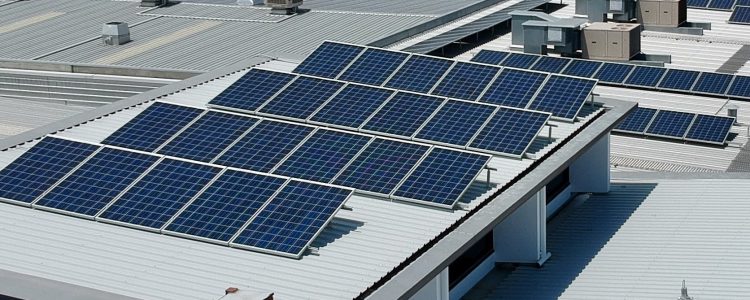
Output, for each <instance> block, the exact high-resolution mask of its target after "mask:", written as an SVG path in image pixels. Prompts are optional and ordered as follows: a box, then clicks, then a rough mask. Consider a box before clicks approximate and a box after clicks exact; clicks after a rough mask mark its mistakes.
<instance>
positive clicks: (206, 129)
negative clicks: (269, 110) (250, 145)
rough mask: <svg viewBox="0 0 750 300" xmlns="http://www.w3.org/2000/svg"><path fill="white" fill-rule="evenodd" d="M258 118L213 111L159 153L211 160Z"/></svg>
mask: <svg viewBox="0 0 750 300" xmlns="http://www.w3.org/2000/svg"><path fill="white" fill-rule="evenodd" d="M256 122H258V119H256V118H250V117H242V116H237V115H231V114H224V113H219V112H214V111H210V112H208V113H207V114H205V115H203V116H202V117H201V118H200V119H198V120H197V121H195V123H193V124H192V125H190V127H188V128H187V129H185V131H183V132H182V133H180V135H178V136H177V137H176V138H175V139H173V140H172V141H171V142H169V143H168V144H167V145H165V146H164V147H163V148H162V149H161V150H159V153H161V154H165V155H171V156H177V157H182V158H187V159H193V160H199V161H205V162H209V161H211V160H213V159H214V158H215V157H216V156H217V155H219V153H221V151H223V150H224V149H225V148H226V147H228V146H229V145H230V144H231V143H232V142H233V141H235V140H236V139H237V138H239V137H240V135H242V134H243V133H244V132H245V131H247V130H248V129H249V128H250V126H253V125H254V124H255V123H256Z"/></svg>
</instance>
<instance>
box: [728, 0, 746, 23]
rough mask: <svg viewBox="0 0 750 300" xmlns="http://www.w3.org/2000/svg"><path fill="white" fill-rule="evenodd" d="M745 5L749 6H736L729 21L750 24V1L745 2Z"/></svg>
mask: <svg viewBox="0 0 750 300" xmlns="http://www.w3.org/2000/svg"><path fill="white" fill-rule="evenodd" d="M748 2H750V1H748ZM744 5H748V6H735V7H734V11H733V12H732V15H731V16H729V23H738V24H750V3H745V4H744Z"/></svg>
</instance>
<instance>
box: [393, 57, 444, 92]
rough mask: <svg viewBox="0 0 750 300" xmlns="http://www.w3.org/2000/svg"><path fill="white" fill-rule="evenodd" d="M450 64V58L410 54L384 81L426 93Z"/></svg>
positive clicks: (394, 85) (396, 86)
mask: <svg viewBox="0 0 750 300" xmlns="http://www.w3.org/2000/svg"><path fill="white" fill-rule="evenodd" d="M451 65H453V61H451V60H447V59H440V58H434V57H427V56H420V55H412V57H410V58H409V60H407V61H406V63H404V65H403V66H402V67H401V68H400V69H399V70H398V72H396V74H394V75H393V77H392V78H391V79H390V80H388V81H387V82H386V83H385V86H387V87H390V88H394V89H399V90H407V91H414V92H420V93H427V92H429V91H430V90H431V89H432V87H433V86H434V85H435V83H437V81H438V80H440V78H441V77H443V74H445V71H447V70H448V68H450V67H451Z"/></svg>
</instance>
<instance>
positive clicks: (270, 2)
mask: <svg viewBox="0 0 750 300" xmlns="http://www.w3.org/2000/svg"><path fill="white" fill-rule="evenodd" d="M300 5H302V0H266V6H270V7H271V13H272V14H276V15H291V14H293V13H296V12H297V8H298V7H299V6H300Z"/></svg>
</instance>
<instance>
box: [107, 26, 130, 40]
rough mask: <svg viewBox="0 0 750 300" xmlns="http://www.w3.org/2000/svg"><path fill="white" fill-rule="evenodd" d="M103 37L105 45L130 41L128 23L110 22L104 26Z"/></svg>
mask: <svg viewBox="0 0 750 300" xmlns="http://www.w3.org/2000/svg"><path fill="white" fill-rule="evenodd" d="M102 39H103V40H104V44H105V45H122V44H125V43H127V42H130V29H129V28H128V23H123V22H109V23H106V24H104V26H103V27H102Z"/></svg>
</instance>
